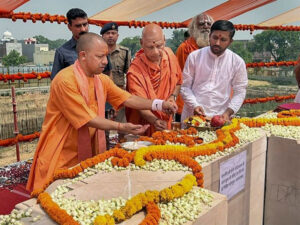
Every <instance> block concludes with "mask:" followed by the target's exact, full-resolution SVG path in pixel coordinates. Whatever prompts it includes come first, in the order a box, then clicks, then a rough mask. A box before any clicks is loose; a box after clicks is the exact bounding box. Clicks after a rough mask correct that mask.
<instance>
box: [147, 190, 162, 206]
mask: <svg viewBox="0 0 300 225" xmlns="http://www.w3.org/2000/svg"><path fill="white" fill-rule="evenodd" d="M145 196H146V198H147V199H148V202H155V203H158V202H159V191H146V192H145ZM148 202H147V204H148Z"/></svg>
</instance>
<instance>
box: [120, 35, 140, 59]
mask: <svg viewBox="0 0 300 225" xmlns="http://www.w3.org/2000/svg"><path fill="white" fill-rule="evenodd" d="M120 45H122V46H125V47H127V48H129V49H130V51H131V56H132V57H134V55H135V53H136V52H137V51H138V50H139V49H140V48H141V44H140V37H139V36H135V37H131V38H130V37H127V38H124V39H123V40H122V41H121V42H120Z"/></svg>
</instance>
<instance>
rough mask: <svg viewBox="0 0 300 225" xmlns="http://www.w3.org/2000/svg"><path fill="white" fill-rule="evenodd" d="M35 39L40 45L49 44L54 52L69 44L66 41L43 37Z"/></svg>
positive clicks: (38, 36) (39, 36)
mask: <svg viewBox="0 0 300 225" xmlns="http://www.w3.org/2000/svg"><path fill="white" fill-rule="evenodd" d="M34 38H36V41H37V43H39V44H48V45H49V49H50V50H54V49H56V48H58V47H60V46H61V45H63V44H64V43H65V42H67V40H65V39H57V40H50V39H48V38H46V37H44V36H42V35H37V36H34Z"/></svg>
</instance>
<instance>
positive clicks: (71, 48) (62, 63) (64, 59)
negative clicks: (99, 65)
mask: <svg viewBox="0 0 300 225" xmlns="http://www.w3.org/2000/svg"><path fill="white" fill-rule="evenodd" d="M66 16H67V19H68V28H69V30H70V31H71V32H72V35H73V36H72V38H71V39H70V40H69V41H67V42H66V43H65V44H63V45H62V46H60V47H59V48H58V49H56V51H55V56H54V62H53V67H52V71H51V77H50V78H51V80H53V78H54V77H55V75H56V74H57V73H58V72H59V71H60V70H62V69H63V68H66V67H68V66H70V65H72V64H73V63H74V62H75V60H76V59H77V52H76V44H77V40H78V38H79V37H80V35H82V34H85V33H87V32H88V31H89V23H88V18H87V14H86V13H85V12H84V11H83V10H82V9H78V8H73V9H70V10H69V11H68V12H67V15H66ZM108 60H109V59H108ZM109 71H111V64H110V61H109V62H108V65H107V66H106V68H105V70H104V71H103V72H104V73H106V74H108V75H109Z"/></svg>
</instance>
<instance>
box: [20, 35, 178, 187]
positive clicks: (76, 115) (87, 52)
mask: <svg viewBox="0 0 300 225" xmlns="http://www.w3.org/2000/svg"><path fill="white" fill-rule="evenodd" d="M76 50H77V53H78V60H76V61H75V63H74V64H73V65H71V66H69V67H67V68H65V69H63V70H61V71H60V72H59V73H58V74H57V75H56V77H55V79H54V80H53V81H52V84H51V91H50V97H49V100H48V104H47V109H46V116H45V120H44V123H43V126H42V133H41V136H40V140H39V143H38V146H37V149H36V152H35V155H34V159H33V163H32V167H31V171H30V174H29V179H28V183H27V187H26V188H27V190H34V189H37V188H42V187H43V185H44V184H45V183H46V182H47V181H48V180H49V179H51V178H52V176H53V174H54V172H55V171H56V170H58V169H60V168H69V167H72V166H75V165H76V164H78V163H79V162H81V161H82V160H85V159H87V158H90V157H92V156H94V155H96V154H98V153H102V152H104V151H105V149H106V143H105V134H104V131H103V130H119V131H123V132H128V133H133V134H141V133H144V132H145V130H146V129H147V128H148V126H149V125H145V126H142V125H134V124H131V123H118V122H115V121H111V120H107V119H105V117H104V111H105V101H106V100H107V101H108V102H110V103H111V104H112V105H113V107H115V108H116V109H118V108H120V107H122V106H123V105H125V106H127V107H132V108H136V109H151V108H153V105H152V103H153V102H155V101H157V100H155V101H151V100H148V99H143V98H140V97H137V96H133V95H131V94H129V93H128V92H126V91H124V90H122V89H120V88H118V87H117V86H116V85H115V84H114V83H113V81H111V80H110V79H109V77H107V76H105V75H103V74H101V73H102V71H103V70H104V68H105V66H106V64H107V54H108V47H107V44H106V42H105V41H104V40H103V39H102V38H101V37H100V36H99V35H97V34H94V33H87V34H84V35H82V36H81V37H80V38H79V39H78V42H77V46H76ZM158 101H159V100H158ZM160 104H161V105H160V106H161V107H160V109H163V110H166V111H168V112H169V113H174V112H175V111H176V109H177V107H176V104H175V103H173V104H172V103H170V102H166V101H164V102H162V101H160ZM155 109H158V108H157V107H156V108H155Z"/></svg>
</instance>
